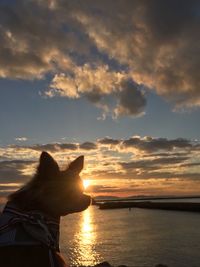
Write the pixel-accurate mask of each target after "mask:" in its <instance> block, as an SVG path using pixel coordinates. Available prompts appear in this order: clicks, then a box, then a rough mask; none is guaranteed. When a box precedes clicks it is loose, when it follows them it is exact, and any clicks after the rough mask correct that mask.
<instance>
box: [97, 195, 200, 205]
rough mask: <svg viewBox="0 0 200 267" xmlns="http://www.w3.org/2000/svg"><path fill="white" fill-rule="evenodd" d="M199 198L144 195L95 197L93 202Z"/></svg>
mask: <svg viewBox="0 0 200 267" xmlns="http://www.w3.org/2000/svg"><path fill="white" fill-rule="evenodd" d="M196 198H199V199H200V196H146V197H145V196H144V197H126V198H121V197H118V198H116V197H113V199H112V198H110V199H107V198H105V199H104V198H103V197H102V198H101V199H99V198H94V199H93V202H94V204H96V203H102V202H129V201H146V200H168V199H172V200H173V199H196Z"/></svg>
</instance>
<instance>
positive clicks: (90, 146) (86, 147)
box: [79, 142, 97, 150]
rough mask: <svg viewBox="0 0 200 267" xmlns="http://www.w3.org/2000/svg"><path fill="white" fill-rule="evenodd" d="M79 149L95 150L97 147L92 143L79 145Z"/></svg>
mask: <svg viewBox="0 0 200 267" xmlns="http://www.w3.org/2000/svg"><path fill="white" fill-rule="evenodd" d="M79 148H80V149H84V150H95V149H97V145H96V144H95V143H92V142H84V143H82V144H80V145H79Z"/></svg>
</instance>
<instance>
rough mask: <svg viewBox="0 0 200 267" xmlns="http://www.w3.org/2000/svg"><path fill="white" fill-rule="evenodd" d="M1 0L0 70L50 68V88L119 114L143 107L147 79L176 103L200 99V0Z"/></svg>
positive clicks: (43, 71) (8, 74) (13, 73)
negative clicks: (109, 100)
mask: <svg viewBox="0 0 200 267" xmlns="http://www.w3.org/2000/svg"><path fill="white" fill-rule="evenodd" d="M0 5H1V6H0V42H1V47H0V77H4V78H14V79H18V78H20V79H35V78H37V79H41V78H42V77H44V76H45V75H47V74H49V73H51V74H52V75H55V76H54V78H53V80H52V82H51V84H50V88H49V90H48V92H47V93H46V95H49V96H51V97H53V96H54V95H56V94H57V95H60V96H63V97H69V98H79V97H86V98H87V99H88V100H89V101H91V102H92V103H93V104H95V105H97V106H98V107H100V108H102V109H103V110H104V113H108V112H109V109H111V110H112V112H113V114H115V116H121V115H131V116H138V115H141V114H143V113H144V111H145V107H146V96H145V95H144V92H143V88H144V85H145V88H146V90H148V88H151V89H153V90H155V91H156V92H157V93H158V94H159V95H161V96H162V97H164V98H165V99H167V100H168V101H171V102H173V103H174V106H175V108H176V109H177V108H184V107H194V106H200V91H199V87H200V78H199V69H200V60H199V57H198V55H199V53H200V38H199V30H200V26H199V25H200V16H199V14H200V11H199V10H200V2H199V1H198V0H190V1H188V0H162V1H160V0H124V1H121V0H116V1H112V0H109V1H104V0H96V1H91V0H85V1H81V0H78V1H68V0H65V1H63V0H54V1H43V0H40V1H39V0H38V1H37V0H35V1H33V0H32V1H25V0H22V1H17V2H12V1H8V2H6V1H3V2H2V3H0ZM95 51H96V52H95ZM113 62H115V64H113ZM124 81H126V82H125V83H124ZM127 81H131V84H132V85H130V83H129V84H128V83H127ZM108 96H109V97H111V98H112V99H113V100H114V101H115V105H114V107H113V106H112V105H109V104H108V101H107V97H108Z"/></svg>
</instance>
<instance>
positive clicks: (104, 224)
mask: <svg viewBox="0 0 200 267" xmlns="http://www.w3.org/2000/svg"><path fill="white" fill-rule="evenodd" d="M195 202H197V200H196V201H195ZM60 241H61V252H62V254H63V256H64V257H65V259H66V260H67V262H68V263H70V264H71V265H86V266H87V265H93V264H96V263H99V262H101V261H109V262H110V263H111V264H113V265H120V264H125V265H128V266H131V267H153V266H155V265H156V264H159V263H162V264H166V265H168V266H169V267H199V266H200V213H192V212H177V211H162V210H145V209H136V208H134V209H131V211H129V210H128V209H117V210H99V209H98V207H96V206H91V207H89V208H88V209H87V210H85V211H84V212H82V213H77V214H72V215H68V216H66V217H64V218H62V221H61V240H60Z"/></svg>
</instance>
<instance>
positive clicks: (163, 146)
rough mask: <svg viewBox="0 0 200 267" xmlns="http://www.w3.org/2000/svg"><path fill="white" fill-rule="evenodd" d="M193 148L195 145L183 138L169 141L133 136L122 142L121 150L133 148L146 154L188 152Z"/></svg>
mask: <svg viewBox="0 0 200 267" xmlns="http://www.w3.org/2000/svg"><path fill="white" fill-rule="evenodd" d="M194 147H195V145H193V144H192V142H191V141H190V140H188V139H184V138H177V139H171V140H169V139H167V138H152V137H149V136H146V137H144V138H141V137H139V136H133V137H131V138H129V139H126V140H124V141H123V142H122V148H125V149H126V148H133V149H136V150H140V151H144V152H147V153H153V152H159V151H173V150H175V149H184V150H187V149H188V150H189V149H190V148H194Z"/></svg>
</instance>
